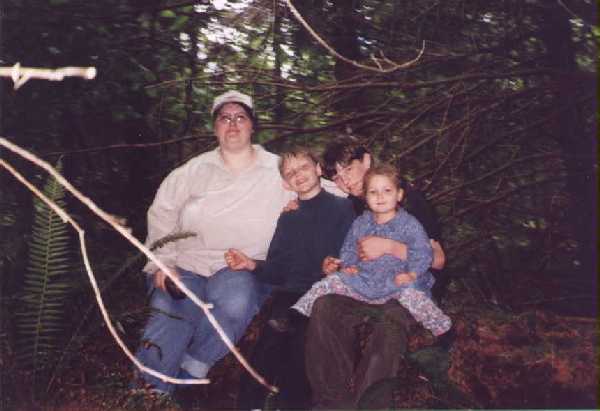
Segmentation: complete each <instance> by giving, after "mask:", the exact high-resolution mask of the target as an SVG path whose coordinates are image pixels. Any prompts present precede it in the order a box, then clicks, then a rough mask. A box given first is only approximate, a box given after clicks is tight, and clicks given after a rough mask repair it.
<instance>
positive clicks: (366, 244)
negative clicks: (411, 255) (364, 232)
mask: <svg viewBox="0 0 600 411" xmlns="http://www.w3.org/2000/svg"><path fill="white" fill-rule="evenodd" d="M357 246H358V247H357V251H358V257H359V258H360V259H361V260H363V261H369V260H375V259H376V258H379V257H381V256H382V255H385V254H391V255H393V256H394V257H397V258H399V259H401V260H406V258H407V256H408V247H406V244H404V243H401V242H399V241H394V240H390V239H389V238H383V237H376V236H373V235H369V236H366V237H363V238H361V239H360V240H358V244H357Z"/></svg>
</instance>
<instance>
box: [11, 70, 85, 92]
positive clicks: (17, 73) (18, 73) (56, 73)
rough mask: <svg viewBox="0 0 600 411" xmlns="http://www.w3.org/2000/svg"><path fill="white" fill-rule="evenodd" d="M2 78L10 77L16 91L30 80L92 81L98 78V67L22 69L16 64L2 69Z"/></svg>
mask: <svg viewBox="0 0 600 411" xmlns="http://www.w3.org/2000/svg"><path fill="white" fill-rule="evenodd" d="M0 77H10V78H11V79H12V81H13V83H14V89H15V90H16V89H18V88H19V87H21V86H22V85H23V84H25V83H27V81H29V80H30V79H40V80H50V81H62V80H63V79H64V78H65V77H81V78H84V79H86V80H92V79H94V78H95V77H96V67H61V68H57V69H46V68H32V67H21V64H20V63H16V64H15V65H14V66H12V67H0Z"/></svg>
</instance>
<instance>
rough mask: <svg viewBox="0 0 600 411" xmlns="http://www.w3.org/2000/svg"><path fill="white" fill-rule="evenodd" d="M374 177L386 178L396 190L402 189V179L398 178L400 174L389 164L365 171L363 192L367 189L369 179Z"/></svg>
mask: <svg viewBox="0 0 600 411" xmlns="http://www.w3.org/2000/svg"><path fill="white" fill-rule="evenodd" d="M375 176H386V177H388V178H389V179H390V180H392V183H394V185H395V186H396V188H397V189H401V188H402V187H403V184H402V178H401V177H400V173H399V172H398V170H397V169H396V167H394V166H392V165H391V164H379V165H375V166H373V167H371V168H369V169H368V170H367V172H366V173H365V177H364V182H363V184H364V186H365V192H366V191H367V190H368V189H369V183H370V182H371V179H372V178H373V177H375Z"/></svg>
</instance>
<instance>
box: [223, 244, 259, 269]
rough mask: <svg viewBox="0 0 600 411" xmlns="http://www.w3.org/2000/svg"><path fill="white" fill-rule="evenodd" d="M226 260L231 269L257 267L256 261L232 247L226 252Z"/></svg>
mask: <svg viewBox="0 0 600 411" xmlns="http://www.w3.org/2000/svg"><path fill="white" fill-rule="evenodd" d="M225 262H226V263H227V266H228V267H229V268H230V269H232V270H235V271H241V270H247V271H254V269H255V268H256V261H254V260H253V259H252V258H250V257H248V256H247V255H246V254H244V253H243V252H241V251H240V250H238V249H235V248H230V249H229V250H227V251H226V252H225Z"/></svg>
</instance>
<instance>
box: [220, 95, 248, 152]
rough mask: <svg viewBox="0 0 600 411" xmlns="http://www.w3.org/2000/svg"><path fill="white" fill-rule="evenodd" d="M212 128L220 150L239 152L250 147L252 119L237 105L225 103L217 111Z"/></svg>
mask: <svg viewBox="0 0 600 411" xmlns="http://www.w3.org/2000/svg"><path fill="white" fill-rule="evenodd" d="M214 128H215V135H216V136H217V140H218V141H219V147H221V149H222V150H225V151H230V152H235V151H241V150H244V149H247V148H248V147H250V145H251V138H252V132H253V131H254V129H253V127H252V119H251V118H250V117H248V114H247V113H246V111H245V110H244V108H243V107H242V106H240V105H239V104H237V103H227V104H225V105H224V106H223V107H221V108H220V109H219V112H218V114H217V117H216V118H215V127H214Z"/></svg>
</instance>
